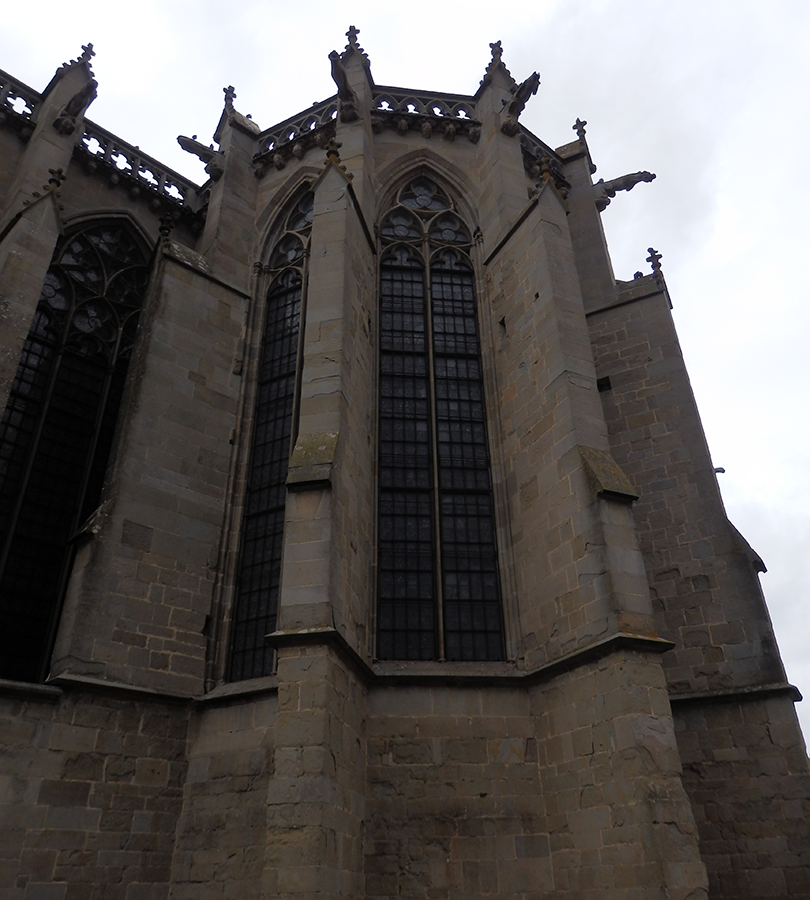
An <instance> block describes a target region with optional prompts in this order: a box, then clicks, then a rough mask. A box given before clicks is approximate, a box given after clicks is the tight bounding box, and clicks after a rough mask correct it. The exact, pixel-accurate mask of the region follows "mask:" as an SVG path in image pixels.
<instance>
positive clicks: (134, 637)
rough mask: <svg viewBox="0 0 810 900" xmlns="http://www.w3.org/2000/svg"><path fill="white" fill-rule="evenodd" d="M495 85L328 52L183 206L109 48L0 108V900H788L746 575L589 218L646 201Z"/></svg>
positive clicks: (769, 714)
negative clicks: (270, 121)
mask: <svg viewBox="0 0 810 900" xmlns="http://www.w3.org/2000/svg"><path fill="white" fill-rule="evenodd" d="M491 50H492V55H491V60H490V62H489V64H488V66H487V67H486V69H485V71H484V73H483V78H482V80H481V83H480V85H479V86H478V87H477V88H476V89H475V90H474V92H473V93H467V94H446V93H439V92H429V91H421V90H420V91H415V90H411V89H409V88H402V87H388V86H382V85H377V84H375V83H374V80H373V78H372V75H371V67H370V63H369V58H368V56H367V54H366V53H365V51H364V50H363V48H362V47H361V46H360V44H359V42H358V32H357V30H356V29H355V28H351V29H350V30H349V32H348V44H347V45H346V47H345V49H344V50H343V52H341V53H338V52H333V53H332V54H330V57H329V65H331V74H332V78H333V79H334V82H335V87H336V92H335V94H334V95H333V96H330V97H329V98H327V99H326V100H324V101H323V102H320V103H316V104H314V105H313V106H312V107H310V108H309V109H307V110H305V111H304V112H302V113H300V114H298V115H296V116H294V117H292V118H290V119H288V120H286V121H284V122H282V123H280V124H278V125H275V126H273V127H272V128H268V129H264V130H262V129H261V128H260V127H259V126H258V125H257V124H256V123H255V122H254V121H253V120H252V119H250V118H249V117H246V116H244V115H242V114H241V113H240V112H239V111H238V110H237V98H236V95H235V93H234V90H233V89H232V88H228V89H226V91H225V101H224V109H223V112H222V116H221V119H220V121H219V124H218V125H217V128H216V131H215V133H214V143H213V144H207V143H204V142H199V141H198V140H197V139H196V137H185V136H181V137H180V138H179V139H178V140H179V141H180V143H181V145H182V146H183V148H184V149H186V150H188V151H189V152H190V153H192V154H195V155H197V156H198V157H199V158H200V159H202V160H203V161H204V162H205V166H206V173H207V175H208V177H209V180H208V181H207V182H206V183H205V184H204V185H202V186H197V185H195V184H193V183H191V182H190V181H188V180H187V179H185V178H183V177H182V176H180V175H178V174H177V173H175V172H173V171H171V170H169V169H167V168H166V167H165V166H163V165H161V163H160V162H158V161H157V160H156V159H152V158H150V157H148V156H146V155H144V154H143V153H142V152H141V151H140V150H139V149H138V148H136V147H133V146H130V145H129V144H127V143H126V142H124V141H122V140H120V139H119V138H118V137H116V136H115V135H113V134H111V133H110V132H108V131H105V130H104V128H102V127H100V126H98V125H95V124H94V123H93V122H91V121H90V120H89V119H88V118H87V117H86V115H87V111H88V107H89V106H90V104H91V103H92V101H93V99H94V97H95V96H96V89H97V84H96V81H95V79H94V77H93V72H92V68H91V61H92V56H93V52H92V47H90V46H88V47H86V48H83V51H84V52H83V54H82V56H81V57H80V58H79V59H77V60H75V61H72V62H69V63H66V64H64V65H63V66H62V67H61V68H60V69H58V70H57V72H56V74H55V76H54V78H53V79H52V80H51V82H50V83H49V84H48V85H47V87H46V88H45V89H44V90H43V91H42V92H41V93H39V92H37V91H36V90H34V89H32V88H29V87H28V86H26V85H24V84H22V83H20V82H19V81H17V80H15V79H14V78H13V77H12V76H10V75H7V74H6V73H4V72H0V216H1V217H2V220H1V221H0V409H5V412H4V414H3V418H2V424H0V610H1V611H2V629H0V895H2V897H4V898H8V900H169V898H171V900H192V898H193V900H234V898H239V900H249V898H256V900H258V898H285V900H293V898H296V900H337V898H342V897H347V898H348V897H351V898H365V900H384V898H385V900H393V898H412V900H417V898H418V900H442V898H446V900H473V898H476V900H478V898H492V900H495V898H514V900H552V898H554V900H597V898H598V900H665V898H667V900H706V898H711V900H732V898H733V900H740V898H750V900H753V898H761V897H771V898H792V900H796V898H800V897H803V898H810V824H808V823H810V772H808V762H807V756H806V752H805V746H804V742H803V739H802V735H801V732H800V730H799V727H798V724H797V720H796V716H795V712H794V702H795V701H796V700H798V699H800V697H799V696H798V691H796V689H795V688H793V687H792V686H791V685H789V684H788V683H787V681H786V677H785V672H784V669H783V666H782V663H781V660H780V657H779V652H778V649H777V647H776V644H775V641H774V636H773V632H772V629H771V625H770V621H769V618H768V613H767V610H766V607H765V603H764V600H763V597H762V593H761V590H760V586H759V580H758V572H759V571H761V569H762V564H761V562H760V560H759V559H758V557H757V556H756V554H755V553H754V552H753V551H752V550H751V548H750V547H749V546H748V544H747V543H746V541H745V540H744V539H743V538H742V536H741V535H740V534H739V533H738V532H737V531H736V530H735V528H734V526H733V525H732V524H731V523H730V522H729V521H728V520H727V518H726V515H725V511H724V508H723V503H722V500H721V497H720V493H719V490H718V486H717V481H716V476H715V473H714V470H713V467H712V463H711V459H710V457H709V452H708V449H707V446H706V442H705V438H704V436H703V431H702V429H701V424H700V419H699V417H698V412H697V409H696V407H695V402H694V398H693V395H692V392H691V389H690V386H689V380H688V377H687V373H686V370H685V368H684V363H683V359H682V356H681V353H680V349H679V345H678V339H677V336H676V334H675V330H674V327H673V322H672V317H671V314H670V298H669V295H668V292H667V287H666V283H665V280H664V276H663V273H662V269H661V263H660V260H661V257H660V255H659V254H658V253H657V252H656V251H654V250H650V255H649V258H648V261H649V263H650V266H651V268H650V271H649V272H648V273H647V274H643V273H640V272H639V273H637V274H636V276H635V278H633V279H632V280H631V281H619V280H617V279H616V278H615V276H614V274H613V271H612V268H611V263H610V258H609V255H608V251H607V246H606V243H605V237H604V232H603V230H602V225H601V222H600V213H601V211H602V210H603V209H604V208H605V207H606V206H607V204H608V203H609V202H611V200H612V199H613V198H615V197H616V196H617V194H619V193H620V192H622V191H627V190H630V189H631V188H634V187H636V185H638V184H639V182H649V181H651V180H652V179H653V178H654V177H655V176H654V175H652V174H651V173H648V172H638V173H635V174H631V175H623V176H620V177H616V178H614V179H612V180H607V181H605V180H602V179H599V180H598V181H594V178H593V173H594V172H595V166H594V164H593V162H592V160H591V156H590V152H589V149H588V144H587V140H586V134H585V124H586V123H584V122H581V121H579V120H577V122H576V124H575V126H574V132H575V139H574V140H572V141H571V142H570V143H568V144H565V145H564V146H561V147H557V148H556V149H555V148H552V147H550V146H548V145H547V144H545V143H544V142H543V141H542V140H541V139H540V138H538V137H536V136H535V135H533V134H532V133H531V132H529V131H528V130H527V129H526V128H525V127H524V126H523V125H522V124H521V121H520V118H521V113H522V112H523V110H524V108H525V106H526V104H527V103H529V102H531V98H532V96H533V95H534V94H535V93H536V91H537V90H538V84H539V78H538V76H537V74H536V73H534V74H528V73H520V78H513V76H512V75H511V74H510V72H509V70H508V69H507V68H506V66H505V64H504V62H503V59H502V55H501V46H500V43H495V44H493V45H491ZM326 67H327V62H326V61H325V60H324V74H326ZM526 75H528V77H524V76H526ZM415 80H416V79H415ZM468 87H470V88H473V87H475V86H468ZM638 189H639V190H650V189H651V188H646V187H644V188H638ZM617 202H619V201H617ZM621 202H627V203H629V202H632V198H621Z"/></svg>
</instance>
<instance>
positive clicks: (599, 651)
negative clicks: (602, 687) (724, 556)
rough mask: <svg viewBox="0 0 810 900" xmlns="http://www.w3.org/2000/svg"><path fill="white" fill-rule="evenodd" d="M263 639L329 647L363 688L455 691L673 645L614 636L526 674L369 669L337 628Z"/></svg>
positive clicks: (397, 665)
mask: <svg viewBox="0 0 810 900" xmlns="http://www.w3.org/2000/svg"><path fill="white" fill-rule="evenodd" d="M267 640H268V641H269V642H270V643H271V644H272V645H273V647H274V648H275V649H277V650H278V649H280V648H285V647H299V646H314V645H318V644H321V645H327V646H330V647H332V648H333V649H334V650H335V651H336V652H337V653H338V654H339V655H340V656H341V657H343V658H344V659H345V660H346V661H347V662H348V663H350V664H351V666H352V667H353V668H354V669H355V670H356V671H357V672H358V674H359V675H360V676H361V677H362V678H363V680H364V681H365V682H366V683H373V684H375V685H393V684H399V685H405V684H413V685H434V684H435V685H439V684H444V685H447V684H452V685H458V686H474V687H488V686H498V685H501V686H504V687H506V686H509V687H514V686H516V685H526V686H530V685H533V684H539V683H541V682H543V681H548V680H550V679H552V678H555V677H556V676H557V675H559V674H561V673H562V672H566V671H569V670H570V669H573V668H576V667H577V666H580V665H582V664H583V663H585V662H590V661H592V660H594V659H599V658H601V657H603V656H608V655H610V654H612V653H616V652H618V651H620V650H631V651H638V652H642V653H666V652H667V651H668V650H671V649H672V648H673V647H674V646H675V644H674V643H673V642H672V641H667V640H664V639H663V638H659V637H657V636H656V635H643V634H630V633H628V632H617V633H616V634H613V635H610V636H609V637H606V638H602V639H601V640H598V641H594V642H593V643H591V644H588V645H587V646H586V647H580V648H578V649H576V650H572V651H571V652H570V653H566V654H564V655H563V656H560V657H558V658H557V659H554V660H550V661H549V662H547V663H545V664H544V665H542V666H539V667H538V668H536V669H533V670H531V671H529V672H527V671H520V670H518V668H517V666H516V664H515V663H514V662H505V663H456V662H433V663H425V662H418V663H403V662H386V663H380V662H374V663H373V664H372V665H369V664H368V663H367V662H366V661H365V660H364V659H363V658H362V657H361V656H360V655H359V654H358V653H357V652H356V651H355V650H354V648H353V647H352V646H351V645H350V644H349V643H348V641H347V640H346V638H345V637H343V635H342V634H341V633H340V632H339V631H338V630H337V629H335V628H331V627H324V628H306V629H292V630H289V631H274V632H272V633H271V634H268V635H267Z"/></svg>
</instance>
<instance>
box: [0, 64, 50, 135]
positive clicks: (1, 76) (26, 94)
mask: <svg viewBox="0 0 810 900" xmlns="http://www.w3.org/2000/svg"><path fill="white" fill-rule="evenodd" d="M40 99H41V95H40V94H39V93H37V91H35V90H34V89H33V88H30V87H28V85H27V84H23V83H22V81H18V80H17V79H16V78H13V77H12V76H11V75H9V74H8V72H3V71H2V70H0V124H5V123H6V122H16V123H18V124H19V125H21V126H22V127H24V128H25V127H29V128H30V125H29V126H26V123H30V122H31V118H32V116H33V114H34V110H35V109H36V108H37V104H38V103H39V101H40Z"/></svg>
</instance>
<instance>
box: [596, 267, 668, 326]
mask: <svg viewBox="0 0 810 900" xmlns="http://www.w3.org/2000/svg"><path fill="white" fill-rule="evenodd" d="M616 291H617V294H616V297H615V298H614V299H613V300H611V301H610V302H609V303H605V304H604V305H602V306H599V307H597V308H596V309H589V310H588V311H587V312H586V313H585V317H586V318H590V317H591V316H595V315H598V314H599V313H602V312H607V311H608V310H609V309H618V307H620V306H627V304H628V303H637V302H639V301H640V300H647V299H649V298H650V297H657V296H661V297H663V298H664V300H666V302H667V306H668V307H669V308H670V309H672V301H671V300H670V298H669V292H668V291H667V289H666V286H665V285H662V284H660V283H659V282H658V280H657V279H656V277H655V275H642V276H641V278H635V279H633V281H617V282H616Z"/></svg>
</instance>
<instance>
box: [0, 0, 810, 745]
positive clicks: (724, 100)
mask: <svg viewBox="0 0 810 900" xmlns="http://www.w3.org/2000/svg"><path fill="white" fill-rule="evenodd" d="M77 9H78V8H77ZM99 9H100V10H101V12H99V13H96V14H94V15H93V16H92V17H91V16H90V15H89V13H88V14H87V15H86V18H83V16H82V13H80V12H77V11H73V12H67V11H66V10H65V7H64V4H63V3H61V2H60V3H57V2H53V0H38V2H37V3H36V4H35V6H33V7H32V8H31V15H32V16H34V17H35V18H36V21H37V22H39V23H48V22H49V23H52V25H51V26H49V27H37V28H36V29H34V30H33V31H32V30H27V29H26V30H23V28H22V23H21V20H20V18H19V17H13V18H10V17H6V18H5V24H4V31H3V33H2V34H0V68H2V69H5V70H6V71H8V72H10V73H11V74H12V75H14V76H16V77H17V78H19V79H21V80H22V81H24V82H26V83H27V84H28V85H30V86H31V87H33V88H34V89H36V90H40V91H41V90H42V89H43V88H44V87H45V85H46V84H47V82H48V81H49V80H50V78H51V76H52V75H53V72H54V70H55V69H56V68H58V66H59V65H60V64H61V63H62V62H63V61H65V60H67V59H70V58H75V57H76V56H78V55H79V54H80V53H81V44H83V43H87V42H88V41H92V42H93V43H94V46H95V50H96V53H97V55H96V57H95V59H94V60H93V66H94V70H95V72H96V77H97V80H98V82H99V89H98V99H97V100H96V101H95V103H94V104H93V106H92V107H91V109H90V112H89V117H90V118H91V119H92V120H93V121H95V122H98V123H99V124H100V125H102V126H103V127H104V128H106V129H108V130H109V131H112V132H113V133H115V134H117V135H118V136H119V137H121V138H123V139H124V140H126V141H129V142H130V143H132V144H137V145H138V146H140V148H141V149H142V150H143V151H144V152H146V153H148V154H150V155H152V156H154V157H156V158H157V159H159V160H160V161H161V162H163V163H165V164H167V165H169V166H171V167H173V168H175V169H177V170H179V171H180V172H182V173H183V174H185V175H187V176H190V177H192V178H194V179H195V180H197V182H198V183H201V182H202V181H203V180H204V174H203V173H202V167H201V164H199V162H198V161H197V160H196V158H194V157H192V156H189V155H188V154H186V153H184V152H183V151H182V150H181V149H180V148H179V147H178V146H177V143H176V136H177V135H178V134H186V135H191V134H197V135H199V138H200V140H202V141H204V142H205V143H208V142H209V141H210V140H211V135H212V133H213V130H214V128H215V127H216V124H217V121H218V119H219V115H220V112H221V109H222V100H223V94H222V88H223V87H224V86H226V85H228V84H232V85H234V86H235V87H236V93H237V99H236V107H237V109H239V110H240V112H243V113H251V114H252V116H253V118H254V119H255V121H256V122H257V123H258V124H259V125H260V127H262V128H267V127H270V126H271V125H273V124H275V123H276V122H279V121H281V120H283V119H284V118H286V117H287V116H290V115H293V114H294V113H296V112H298V111H299V110H303V109H305V108H306V107H308V106H309V105H310V104H311V103H313V102H314V101H317V100H321V99H324V98H325V97H327V96H329V95H331V94H332V93H334V84H333V82H332V80H331V78H330V75H329V61H328V58H327V56H328V53H329V51H330V50H333V49H337V50H342V49H343V46H344V44H345V42H346V39H345V32H346V29H347V28H348V26H349V25H351V24H354V25H356V26H357V27H358V28H359V29H360V32H361V33H360V43H361V44H362V45H363V47H364V48H365V49H366V51H367V52H368V54H369V56H370V58H371V67H372V74H373V77H374V79H375V81H376V83H377V84H392V85H400V86H408V87H413V88H426V89H435V90H442V91H450V92H457V93H468V94H472V93H474V92H475V90H476V89H477V87H478V83H479V81H480V79H481V76H482V74H483V71H484V68H485V66H486V65H487V62H488V61H489V56H490V50H489V43H490V42H492V41H495V40H499V39H500V40H502V41H503V48H504V62H505V63H506V65H507V67H508V68H509V69H510V70H511V72H512V74H513V75H514V76H515V78H516V79H517V80H518V81H521V80H523V79H524V78H526V77H527V76H528V75H530V74H531V72H532V71H534V70H535V69H537V70H538V71H539V72H540V76H541V87H540V90H539V91H538V93H537V95H536V96H535V97H534V98H533V99H532V100H531V101H530V103H529V105H528V107H527V109H526V112H525V113H524V116H523V119H522V120H523V121H524V122H525V124H526V125H527V126H528V127H529V128H530V129H531V130H532V131H534V132H535V134H537V135H538V136H539V137H541V138H542V139H543V140H545V141H546V143H548V144H550V145H551V146H552V147H556V146H559V145H561V144H564V143H567V142H568V141H570V140H572V138H573V136H574V135H573V132H572V131H571V125H572V124H573V122H574V120H575V119H576V118H577V117H578V116H579V117H580V118H582V119H586V120H587V121H588V142H589V145H590V148H591V153H592V156H593V159H594V161H595V162H596V164H597V166H598V173H597V175H596V176H595V177H597V178H598V177H604V178H605V179H610V178H613V177H616V176H618V175H624V174H626V173H628V172H634V171H637V170H639V169H648V170H650V171H652V172H655V173H656V174H657V176H658V177H657V179H656V181H654V182H653V183H652V184H641V185H639V186H638V187H636V188H635V189H634V190H633V192H632V193H630V194H620V195H619V196H618V197H617V198H616V199H615V200H614V201H613V202H612V204H611V205H610V207H609V208H608V209H607V210H606V211H605V212H604V213H603V221H604V224H605V228H606V230H607V235H608V241H609V244H610V248H611V253H612V258H613V263H614V269H615V272H616V276H617V277H618V278H622V279H630V278H632V276H633V273H634V272H635V271H637V270H642V271H644V272H647V271H649V265H648V263H646V262H645V258H646V256H647V247H650V246H652V247H655V248H657V249H658V250H659V251H660V252H661V253H662V254H663V261H662V264H663V268H664V274H665V277H666V280H667V285H668V287H669V290H670V294H671V296H672V301H673V304H674V316H675V321H676V325H677V327H678V331H679V335H680V339H681V344H682V346H683V351H684V356H685V358H686V362H687V366H688V367H689V372H690V376H691V380H692V385H693V388H694V391H695V394H696V395H697V400H698V404H699V406H700V410H701V414H702V418H703V424H704V428H705V430H706V434H707V437H708V440H709V446H710V448H711V451H712V457H713V459H714V463H715V465H716V466H722V467H724V468H725V470H726V472H725V474H723V475H720V476H719V478H720V485H721V488H722V491H723V497H724V500H725V503H726V508H727V511H728V514H729V517H730V519H731V520H732V521H733V522H734V523H735V525H736V526H737V527H738V528H739V530H740V531H741V532H742V533H743V535H745V537H746V538H747V539H748V541H749V542H750V543H751V545H752V546H753V547H754V549H755V550H756V551H757V552H758V553H759V554H760V555H761V556H762V558H763V560H764V561H765V564H766V565H767V567H768V572H767V574H765V575H764V576H762V584H763V587H764V589H765V595H766V598H767V599H768V603H769V606H770V610H771V616H772V619H773V622H774V625H775V628H776V633H777V638H778V640H779V644H780V648H781V651H782V656H783V659H784V661H785V665H786V668H787V672H788V677H789V679H790V681H791V682H792V683H793V684H796V685H797V686H798V687H799V689H800V690H801V691H802V692H803V693H804V694H805V695H807V697H808V700H807V701H805V702H804V703H800V704H799V705H798V707H797V708H798V711H799V715H800V718H802V720H803V724H804V731H805V734H806V735H808V736H810V653H808V650H807V641H808V636H809V635H808V624H809V622H810V618H809V617H808V612H807V609H808V591H809V590H810V459H808V448H810V424H809V418H810V417H809V416H808V410H810V399H808V398H810V366H808V358H809V357H810V345H808V338H810V297H809V296H808V293H810V292H808V289H807V286H806V285H807V282H808V276H807V273H806V268H807V265H806V263H807V260H808V252H807V241H808V237H809V235H808V227H807V221H808V214H809V213H808V201H809V200H810V188H808V182H807V176H805V175H804V172H803V171H802V172H799V171H798V169H799V168H800V166H799V164H800V163H802V159H803V154H804V153H805V152H807V148H808V147H810V124H808V123H809V122H810V118H809V117H808V115H807V112H808V93H810V52H808V47H810V3H807V2H806V0H770V2H768V3H767V4H765V3H762V2H760V0H757V2H752V0H677V2H672V0H646V2H636V0H621V2H617V0H613V2H608V0H532V2H531V3H529V2H525V3H522V4H516V3H511V4H503V5H501V4H498V3H492V2H467V3H464V4H456V3H453V4H450V3H439V2H436V0H433V2H424V0H408V2H406V3H404V4H401V5H399V7H396V6H395V5H393V4H392V5H388V4H383V3H380V2H355V3H352V2H347V3H343V4H336V3H332V2H324V0H307V2H306V3H289V2H285V3H283V4H282V3H278V2H275V0H263V2H240V0H231V2H230V3H229V4H227V5H224V4H222V3H221V2H219V0H218V2H213V0H195V2H191V0H161V2H157V0H139V2H138V3H137V4H135V5H132V4H128V5H122V4H106V5H104V6H101V7H99ZM395 9H396V12H395V11H394V10H395ZM17 23H20V24H19V27H18V24H17ZM34 35H35V36H34Z"/></svg>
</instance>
